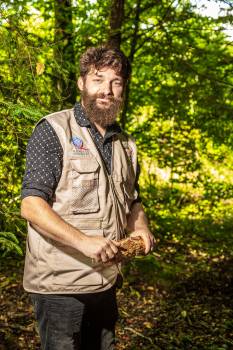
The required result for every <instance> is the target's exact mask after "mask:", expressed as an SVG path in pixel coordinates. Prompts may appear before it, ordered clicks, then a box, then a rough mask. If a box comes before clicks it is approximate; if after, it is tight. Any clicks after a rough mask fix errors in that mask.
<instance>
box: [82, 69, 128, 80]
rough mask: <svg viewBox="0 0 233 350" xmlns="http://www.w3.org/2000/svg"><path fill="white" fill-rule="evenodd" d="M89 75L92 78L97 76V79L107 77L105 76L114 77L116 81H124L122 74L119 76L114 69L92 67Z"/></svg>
mask: <svg viewBox="0 0 233 350" xmlns="http://www.w3.org/2000/svg"><path fill="white" fill-rule="evenodd" d="M87 75H90V76H97V77H105V76H109V75H111V76H114V77H115V78H116V79H121V80H122V79H123V78H122V76H121V75H120V74H118V73H117V72H116V71H115V70H114V69H113V68H111V67H108V66H105V67H100V68H96V67H94V66H91V68H90V70H89V72H88V73H87Z"/></svg>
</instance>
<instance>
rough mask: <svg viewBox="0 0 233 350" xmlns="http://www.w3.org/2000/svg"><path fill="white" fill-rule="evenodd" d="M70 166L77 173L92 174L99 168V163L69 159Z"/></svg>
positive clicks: (92, 160)
mask: <svg viewBox="0 0 233 350" xmlns="http://www.w3.org/2000/svg"><path fill="white" fill-rule="evenodd" d="M71 166H72V168H73V169H74V170H76V171H77V172H78V173H94V172H96V171H97V169H98V168H99V163H97V161H96V160H94V159H91V160H86V159H85V160H80V159H75V160H74V159H71Z"/></svg>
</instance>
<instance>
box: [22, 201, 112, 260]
mask: <svg viewBox="0 0 233 350" xmlns="http://www.w3.org/2000/svg"><path fill="white" fill-rule="evenodd" d="M21 215H22V217H24V218H25V219H26V220H28V221H29V222H30V223H31V225H32V226H33V227H34V228H35V229H37V230H38V231H39V232H40V233H41V234H43V235H44V236H46V237H48V238H52V239H54V240H56V241H58V242H61V243H63V244H66V245H69V246H70V247H73V248H75V249H77V250H79V251H80V252H81V253H83V254H84V255H86V256H88V257H90V258H92V259H95V261H96V262H107V261H108V260H110V259H113V258H114V257H115V255H116V254H117V251H118V248H117V245H118V243H117V242H116V241H111V240H109V239H107V238H104V237H101V236H91V237H90V236H86V235H85V234H84V233H82V232H81V231H79V230H78V229H77V228H75V227H73V226H72V225H70V224H69V223H67V222H65V221H64V220H63V219H62V218H61V217H60V216H59V215H58V214H57V213H56V212H55V211H54V210H53V209H52V208H51V207H50V205H49V204H48V203H47V202H46V201H45V200H44V199H42V198H41V197H35V196H28V197H25V198H24V199H23V200H22V204H21Z"/></svg>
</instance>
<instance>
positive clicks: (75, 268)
mask: <svg viewBox="0 0 233 350" xmlns="http://www.w3.org/2000/svg"><path fill="white" fill-rule="evenodd" d="M43 119H44V118H43ZM45 119H46V120H47V121H48V122H49V123H50V124H51V126H52V127H53V128H54V130H55V132H56V134H57V136H58V138H59V140H60V142H61V145H62V148H63V153H64V155H63V169H62V174H61V178H60V180H59V183H58V186H57V188H56V191H55V195H54V198H53V203H52V208H53V210H54V211H55V212H56V213H57V214H59V215H60V216H61V217H62V218H63V219H64V220H65V221H66V222H68V223H70V224H71V225H73V226H74V227H76V228H77V229H79V230H80V231H82V232H83V233H85V234H86V235H88V236H95V235H100V236H103V237H107V238H109V239H113V240H119V239H121V238H123V237H124V235H125V229H126V225H127V215H128V214H129V212H130V207H131V203H132V201H133V200H134V199H135V198H136V197H137V193H136V191H135V186H134V185H135V175H136V159H137V155H136V146H135V143H134V141H133V140H132V139H130V138H129V137H127V136H126V135H125V134H123V133H121V134H118V135H115V136H113V142H112V145H113V147H112V173H111V175H108V173H107V170H106V167H105V164H104V162H103V160H102V158H101V155H100V154H99V152H98V150H97V148H96V146H95V143H94V142H93V139H92V137H91V134H90V132H89V130H88V128H86V127H80V126H79V125H78V124H77V122H76V120H75V117H74V110H73V109H69V110H64V111H61V112H58V113H53V114H50V115H48V116H46V117H45ZM75 138H76V140H77V138H78V141H79V144H78V145H76V146H75V145H74V139H75ZM45 166H46V164H45ZM118 272H119V271H118V266H117V265H116V264H113V265H111V266H108V267H106V266H104V265H103V264H101V263H98V264H96V263H93V262H92V259H90V258H88V257H86V256H85V255H83V254H82V253H81V252H79V251H78V250H76V249H74V248H71V247H69V246H67V245H64V244H62V243H59V242H57V241H55V240H52V239H49V238H47V237H46V236H44V235H41V234H40V233H39V232H37V231H36V229H34V228H33V227H32V225H31V224H30V223H28V237H27V246H26V259H25V270H24V288H25V289H26V290H27V291H29V292H35V293H46V294H47V293H87V292H89V293H91V292H98V291H103V290H106V289H108V288H110V287H111V286H112V285H113V284H114V282H115V280H116V277H117V274H118Z"/></svg>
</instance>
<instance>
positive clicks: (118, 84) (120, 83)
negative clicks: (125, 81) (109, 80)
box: [114, 81, 122, 86]
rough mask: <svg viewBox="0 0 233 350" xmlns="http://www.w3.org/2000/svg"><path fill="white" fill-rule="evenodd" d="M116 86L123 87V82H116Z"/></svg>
mask: <svg viewBox="0 0 233 350" xmlns="http://www.w3.org/2000/svg"><path fill="white" fill-rule="evenodd" d="M114 85H117V86H122V82H121V81H115V82H114Z"/></svg>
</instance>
